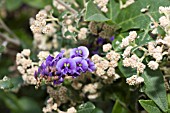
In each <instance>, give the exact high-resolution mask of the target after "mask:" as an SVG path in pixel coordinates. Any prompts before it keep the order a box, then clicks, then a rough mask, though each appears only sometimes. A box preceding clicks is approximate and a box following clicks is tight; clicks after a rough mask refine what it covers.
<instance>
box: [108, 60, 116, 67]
mask: <svg viewBox="0 0 170 113" xmlns="http://www.w3.org/2000/svg"><path fill="white" fill-rule="evenodd" d="M109 66H110V67H113V68H115V67H117V66H118V62H117V61H115V60H112V61H110V63H109Z"/></svg>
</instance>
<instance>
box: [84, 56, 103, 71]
mask: <svg viewBox="0 0 170 113" xmlns="http://www.w3.org/2000/svg"><path fill="white" fill-rule="evenodd" d="M86 61H87V63H88V71H90V72H93V71H95V70H96V67H95V65H94V63H93V62H92V61H91V60H90V59H86ZM103 65H104V64H103Z"/></svg>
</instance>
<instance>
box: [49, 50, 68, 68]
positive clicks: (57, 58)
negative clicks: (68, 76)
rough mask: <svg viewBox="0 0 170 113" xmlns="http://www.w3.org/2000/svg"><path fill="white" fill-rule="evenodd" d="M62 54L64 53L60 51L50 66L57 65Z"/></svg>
mask: <svg viewBox="0 0 170 113" xmlns="http://www.w3.org/2000/svg"><path fill="white" fill-rule="evenodd" d="M64 52H65V51H64V50H62V51H61V52H60V53H59V54H58V55H57V56H56V57H55V58H54V59H53V60H52V62H51V65H52V66H55V65H57V62H58V61H59V60H60V59H62V58H63V56H64Z"/></svg>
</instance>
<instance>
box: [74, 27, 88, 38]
mask: <svg viewBox="0 0 170 113" xmlns="http://www.w3.org/2000/svg"><path fill="white" fill-rule="evenodd" d="M87 32H88V29H87V28H85V27H82V28H81V29H80V31H79V33H78V36H77V37H78V39H79V40H84V39H86V38H87Z"/></svg>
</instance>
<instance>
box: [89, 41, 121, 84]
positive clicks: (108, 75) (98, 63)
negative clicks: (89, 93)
mask: <svg viewBox="0 0 170 113" xmlns="http://www.w3.org/2000/svg"><path fill="white" fill-rule="evenodd" d="M108 45H109V44H108ZM108 45H107V44H106V45H105V46H108ZM104 48H105V47H104ZM109 48H110V47H109ZM106 50H110V49H108V48H107V47H106ZM106 58H107V59H105V58H102V57H100V56H99V55H97V54H95V55H93V56H92V61H93V62H94V63H95V67H96V74H97V75H98V76H99V77H101V78H102V79H104V81H107V80H109V81H110V83H112V82H113V80H116V79H118V78H120V76H119V75H118V74H117V73H116V72H115V68H116V67H117V66H118V61H119V59H120V54H119V53H116V52H115V51H113V50H110V52H108V53H107V54H106Z"/></svg>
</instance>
